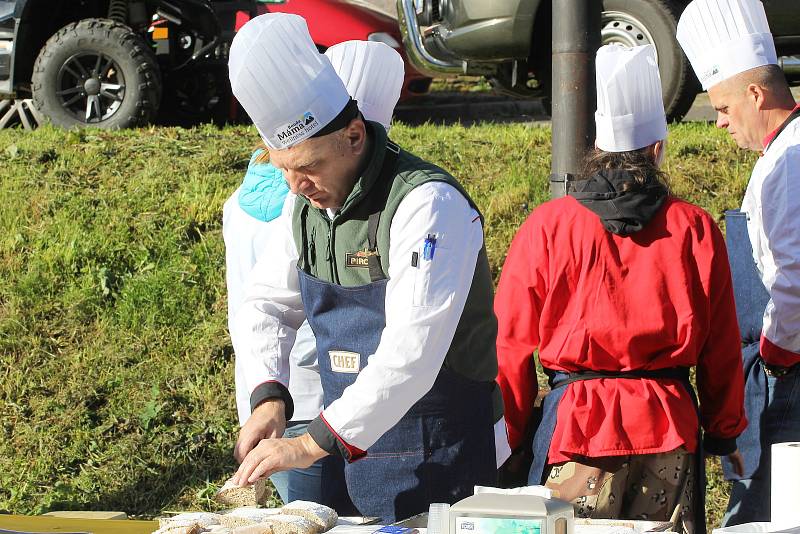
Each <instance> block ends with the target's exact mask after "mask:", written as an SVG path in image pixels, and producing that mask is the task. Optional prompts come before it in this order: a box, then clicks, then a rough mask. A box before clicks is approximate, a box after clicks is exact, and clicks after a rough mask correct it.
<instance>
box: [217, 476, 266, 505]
mask: <svg viewBox="0 0 800 534" xmlns="http://www.w3.org/2000/svg"><path fill="white" fill-rule="evenodd" d="M270 495H272V491H271V490H270V489H269V486H267V481H266V479H262V480H257V481H256V482H255V483H253V485H251V486H237V485H236V484H234V483H233V481H232V480H230V479H229V480H228V481H227V482H225V484H224V485H223V486H222V487H221V488H220V490H219V491H218V492H217V493H216V495H214V500H215V501H216V502H218V503H219V504H222V505H223V506H263V505H264V504H266V503H267V499H269V497H270Z"/></svg>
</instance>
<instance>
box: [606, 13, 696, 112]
mask: <svg viewBox="0 0 800 534" xmlns="http://www.w3.org/2000/svg"><path fill="white" fill-rule="evenodd" d="M679 17H680V9H679V7H678V6H677V5H676V4H675V3H674V2H671V1H669V0H603V15H602V40H603V44H608V43H611V42H619V43H622V44H625V45H628V46H634V45H643V44H648V43H649V44H653V45H654V46H655V48H656V53H657V55H658V70H659V73H660V75H661V87H662V88H663V93H664V110H665V111H666V114H667V119H668V120H669V121H670V122H671V121H679V120H680V119H682V118H683V116H684V115H686V113H687V112H688V111H689V108H691V106H692V103H693V102H694V99H695V97H696V96H697V93H698V92H699V91H700V85H699V83H698V81H697V78H695V75H694V73H693V72H692V69H691V65H690V64H689V60H688V59H687V58H686V56H685V55H684V54H683V51H682V50H681V48H680V46H679V45H678V42H677V40H676V39H675V32H676V28H677V25H678V18H679Z"/></svg>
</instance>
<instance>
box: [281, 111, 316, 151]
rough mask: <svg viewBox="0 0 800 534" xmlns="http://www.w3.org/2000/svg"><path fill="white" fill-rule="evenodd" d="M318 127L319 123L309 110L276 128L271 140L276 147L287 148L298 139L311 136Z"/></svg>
mask: <svg viewBox="0 0 800 534" xmlns="http://www.w3.org/2000/svg"><path fill="white" fill-rule="evenodd" d="M319 129H320V124H319V121H318V120H317V117H316V115H315V114H314V112H313V111H310V110H309V111H306V112H305V113H303V116H302V117H300V118H299V119H297V120H293V121H291V122H287V123H286V124H284V125H283V126H279V127H278V128H276V129H275V131H274V133H273V134H272V138H271V140H272V141H273V142H274V143H275V145H276V148H287V147H290V146H292V145H293V144H295V143H297V142H298V141H302V140H303V139H306V138H308V137H311V136H312V135H313V134H314V132H316V131H317V130H319Z"/></svg>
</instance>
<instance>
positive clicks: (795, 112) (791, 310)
mask: <svg viewBox="0 0 800 534" xmlns="http://www.w3.org/2000/svg"><path fill="white" fill-rule="evenodd" d="M677 37H678V41H679V42H680V44H681V46H682V47H683V49H684V51H685V52H686V55H687V56H688V58H689V60H690V61H691V63H692V66H693V67H694V70H695V72H696V73H697V76H698V78H699V79H700V82H701V83H702V84H703V88H704V89H706V90H708V96H709V99H710V100H711V104H712V105H713V106H714V109H715V110H716V111H717V127H719V128H725V129H726V130H728V132H729V133H730V134H731V136H732V137H733V139H734V140H735V141H736V143H737V144H738V145H739V147H741V148H744V149H748V150H755V151H757V152H759V153H760V154H761V157H760V158H759V160H758V162H757V163H756V165H755V168H754V169H753V173H752V175H751V177H750V182H749V184H748V186H747V192H746V193H745V197H744V201H743V202H742V208H741V212H742V214H743V215H744V216H742V214H738V213H734V214H731V215H729V217H728V224H727V233H728V246H729V249H730V254H729V255H730V258H731V268H732V274H733V281H734V293H735V296H736V307H737V314H738V316H739V327H740V330H741V331H742V339H743V342H744V344H745V347H744V348H743V351H742V352H743V356H744V365H745V378H746V380H747V385H746V395H745V397H746V399H745V402H746V406H745V407H746V411H747V419H748V421H749V426H748V428H747V429H746V430H745V432H744V433H743V434H742V435H741V436H740V437H739V438H738V440H737V445H738V447H739V450H740V451H741V452H742V455H743V456H744V462H745V473H744V475H743V476H741V477H740V476H738V475H736V474H735V473H733V472H732V470H731V468H730V465H726V464H725V463H724V464H723V465H724V467H725V471H726V476H727V477H728V478H729V479H732V480H734V481H735V482H734V485H733V488H732V492H731V498H730V501H729V504H728V512H727V514H726V516H725V520H724V523H725V524H726V525H735V524H740V523H746V522H752V521H769V519H770V517H769V516H770V477H769V475H770V446H771V444H772V443H781V442H786V441H798V440H800V395H798V394H797V392H798V391H800V120H796V119H797V118H798V117H800V107H798V106H796V105H795V101H794V98H793V97H792V94H791V92H790V91H789V87H788V85H787V84H786V79H785V78H784V76H783V73H782V72H781V70H780V68H778V66H777V56H776V54H775V45H774V43H773V41H772V35H771V34H770V31H769V25H768V23H767V17H766V14H765V12H764V6H763V5H762V3H761V2H760V1H758V0H694V1H693V2H692V3H690V4H689V6H688V7H687V8H686V10H685V11H684V13H683V15H682V16H681V19H680V22H679V23H678V32H677ZM745 221H746V226H747V228H746V234H745V231H744V228H742V229H741V231H740V230H739V228H738V225H744V224H745ZM739 235H741V236H742V237H744V236H745V235H749V242H748V239H746V238H745V239H737V237H736V236H739ZM751 257H752V259H751ZM753 259H754V260H755V264H754V263H753Z"/></svg>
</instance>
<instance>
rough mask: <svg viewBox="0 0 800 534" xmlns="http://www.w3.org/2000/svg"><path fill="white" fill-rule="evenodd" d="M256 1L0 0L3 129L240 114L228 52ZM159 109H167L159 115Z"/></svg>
mask: <svg viewBox="0 0 800 534" xmlns="http://www.w3.org/2000/svg"><path fill="white" fill-rule="evenodd" d="M256 7H257V4H256V2H255V0H250V1H243V0H240V1H237V0H227V1H225V0H220V1H211V0H14V1H10V0H0V127H6V126H11V125H13V124H15V123H21V124H22V126H24V127H33V126H35V123H36V122H39V121H43V120H47V121H50V122H52V123H53V124H56V125H58V126H62V127H74V126H94V127H100V128H109V129H116V128H126V127H131V126H140V125H144V124H148V123H150V122H152V121H154V120H155V119H156V117H157V116H158V118H159V120H160V121H161V122H166V123H171V124H194V123H197V122H201V121H215V122H224V121H225V120H227V119H230V118H232V114H233V115H235V114H236V113H237V109H236V107H235V106H234V105H232V102H233V100H232V99H231V97H230V86H229V84H228V80H227V65H226V64H227V52H228V47H229V45H230V41H231V40H232V39H233V35H234V33H235V30H236V27H237V24H238V25H239V26H240V25H241V24H243V23H244V22H246V21H247V20H248V19H249V18H250V17H252V16H255V14H256ZM159 110H161V113H160V114H159Z"/></svg>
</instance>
